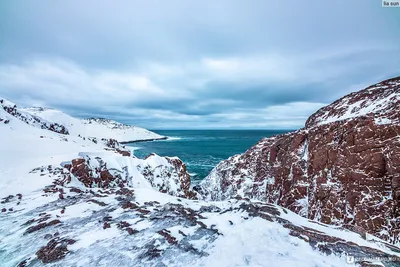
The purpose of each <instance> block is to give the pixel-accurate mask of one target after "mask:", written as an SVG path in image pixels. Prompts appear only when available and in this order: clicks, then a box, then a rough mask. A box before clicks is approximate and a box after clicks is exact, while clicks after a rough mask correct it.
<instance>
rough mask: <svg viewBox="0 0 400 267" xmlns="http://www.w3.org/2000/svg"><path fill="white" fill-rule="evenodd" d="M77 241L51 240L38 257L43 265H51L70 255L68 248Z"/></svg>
mask: <svg viewBox="0 0 400 267" xmlns="http://www.w3.org/2000/svg"><path fill="white" fill-rule="evenodd" d="M75 242H76V241H75V240H72V239H67V238H63V239H60V238H54V239H52V240H50V241H49V242H48V243H47V245H46V246H44V247H41V248H40V249H39V250H38V251H37V252H36V256H37V257H38V259H39V260H41V261H42V262H43V263H51V262H54V261H57V260H60V259H62V258H64V257H65V256H66V255H67V254H68V253H69V251H68V249H67V246H68V245H72V244H74V243H75Z"/></svg>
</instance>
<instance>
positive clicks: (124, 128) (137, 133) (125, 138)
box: [23, 107, 165, 143]
mask: <svg viewBox="0 0 400 267" xmlns="http://www.w3.org/2000/svg"><path fill="white" fill-rule="evenodd" d="M23 111H25V112H27V113H30V114H33V115H35V116H38V117H40V118H43V119H45V120H47V121H52V122H57V123H59V124H62V125H64V126H65V127H66V128H67V129H68V132H69V133H70V134H71V135H81V136H85V137H96V138H100V139H101V138H112V139H115V140H117V141H118V142H120V143H124V142H131V141H146V140H157V139H165V137H164V136H161V135H159V134H156V133H154V132H151V131H149V130H146V129H144V128H141V127H137V126H131V125H125V124H122V123H119V122H116V121H113V120H108V119H102V118H92V119H77V118H74V117H71V116H69V115H68V114H65V113H64V112H62V111H59V110H56V109H48V108H41V107H32V108H25V109H23Z"/></svg>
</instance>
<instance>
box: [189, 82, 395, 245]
mask: <svg viewBox="0 0 400 267" xmlns="http://www.w3.org/2000/svg"><path fill="white" fill-rule="evenodd" d="M399 96H400V78H395V79H390V80H387V81H383V82H381V83H378V84H376V85H373V86H371V87H368V88H366V89H364V90H362V91H360V92H356V93H352V94H350V95H348V96H345V97H343V98H342V99H340V100H338V101H336V102H334V103H333V104H331V105H328V106H326V107H324V108H322V109H320V110H319V111H317V112H316V113H315V114H314V115H312V116H311V117H310V118H309V119H308V121H307V124H306V127H305V128H303V129H300V130H298V131H295V132H291V133H287V134H283V135H279V136H275V137H271V138H265V139H263V140H261V141H260V142H258V143H257V144H256V145H255V146H253V147H251V148H250V149H249V150H247V151H246V152H245V153H243V154H241V155H236V156H233V157H231V158H229V159H227V160H225V161H223V162H221V163H220V164H218V166H216V167H215V168H214V170H213V171H212V172H211V173H210V174H209V176H208V177H207V178H206V179H204V180H203V181H202V182H201V183H200V185H199V186H197V187H196V189H197V190H198V191H199V192H200V193H201V194H202V195H203V196H204V198H205V199H209V200H225V199H230V198H232V197H235V196H236V195H240V196H242V197H249V198H252V199H258V200H262V201H267V202H270V203H276V204H278V205H281V206H283V207H286V208H288V209H290V210H292V211H294V212H296V213H298V214H300V215H302V216H304V217H306V218H308V219H312V220H316V221H320V222H323V223H327V224H334V225H340V226H343V227H347V228H349V229H355V230H357V231H359V232H367V233H369V234H373V235H375V236H378V237H380V238H383V239H385V240H387V241H389V242H391V243H393V244H397V245H400V102H399V101H400V98H399ZM389 121H390V123H383V122H389Z"/></svg>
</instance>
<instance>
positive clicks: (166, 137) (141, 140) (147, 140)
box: [119, 136, 168, 144]
mask: <svg viewBox="0 0 400 267" xmlns="http://www.w3.org/2000/svg"><path fill="white" fill-rule="evenodd" d="M167 139H168V136H164V137H160V138H151V139H140V140H134V141H122V142H119V143H120V144H130V143H139V142H152V141H158V140H167Z"/></svg>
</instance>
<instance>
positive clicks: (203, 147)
mask: <svg viewBox="0 0 400 267" xmlns="http://www.w3.org/2000/svg"><path fill="white" fill-rule="evenodd" d="M152 131H153V132H156V133H158V134H161V135H164V136H168V137H170V139H169V140H160V141H152V142H138V143H130V144H127V145H129V146H132V147H135V151H134V154H135V156H137V157H139V158H143V157H145V156H147V155H148V154H150V153H156V154H158V155H160V156H177V157H179V158H180V159H181V160H183V162H185V163H186V166H187V169H188V171H189V173H190V174H191V176H192V181H193V182H194V183H197V182H199V181H200V180H202V179H203V178H205V177H206V176H207V174H208V173H209V172H210V171H211V170H212V168H214V167H215V166H216V165H217V164H218V163H219V162H220V161H222V160H224V159H227V158H229V157H230V156H233V155H235V154H238V153H243V152H245V151H246V150H247V149H249V148H250V147H251V146H252V145H254V144H255V143H257V142H258V141H259V140H261V139H262V138H264V137H268V136H273V135H277V134H281V133H285V132H287V131H283V130H152Z"/></svg>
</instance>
